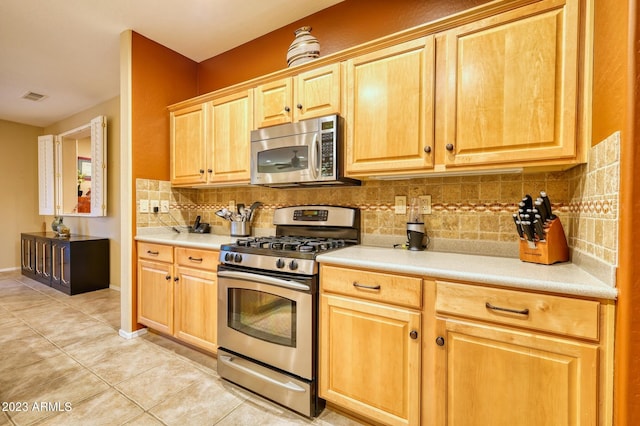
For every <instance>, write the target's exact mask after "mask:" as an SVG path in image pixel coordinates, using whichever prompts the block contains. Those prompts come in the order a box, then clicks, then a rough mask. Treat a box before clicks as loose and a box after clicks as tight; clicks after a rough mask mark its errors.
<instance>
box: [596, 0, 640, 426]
mask: <svg viewBox="0 0 640 426" xmlns="http://www.w3.org/2000/svg"><path fill="white" fill-rule="evenodd" d="M635 1H636V0H610V1H607V2H601V1H595V2H594V3H595V22H594V24H595V25H594V69H593V72H594V75H593V77H594V81H593V115H592V117H593V139H592V143H593V144H597V143H598V142H600V141H601V140H603V139H604V138H606V137H607V136H609V135H610V134H612V133H613V132H616V131H620V132H621V146H620V182H621V184H620V229H619V248H618V252H619V253H620V260H619V267H618V276H617V287H618V292H619V294H618V301H617V306H616V345H615V391H614V419H615V424H616V425H628V424H634V422H637V419H638V418H640V293H639V292H638V291H637V289H638V288H640V264H638V262H637V258H638V256H640V241H638V239H637V232H634V230H637V229H638V228H637V227H638V226H640V219H639V218H638V217H637V215H636V214H634V212H636V211H638V209H640V178H638V177H637V171H636V170H634V169H635V166H636V165H638V164H640V148H639V147H640V145H639V144H640V141H639V136H640V128H638V127H639V126H640V125H639V124H638V123H637V119H636V118H635V114H634V110H635V111H638V102H639V100H640V97H639V96H638V94H637V93H634V90H633V82H634V80H636V81H637V74H636V72H635V71H634V68H633V67H632V64H634V62H637V61H638V58H639V56H638V53H637V52H638V50H637V49H635V50H634V51H633V52H636V53H635V54H634V53H631V52H632V51H631V50H630V46H631V45H632V43H633V42H634V41H635V42H636V43H637V34H638V32H637V28H635V27H634V26H633V25H634V24H633V22H632V20H631V19H630V17H632V16H635V13H636V11H635V10H634V8H635ZM630 24H631V25H630ZM635 25H637V24H635ZM634 32H635V35H634ZM634 55H635V57H634ZM634 126H635V127H636V128H634Z"/></svg>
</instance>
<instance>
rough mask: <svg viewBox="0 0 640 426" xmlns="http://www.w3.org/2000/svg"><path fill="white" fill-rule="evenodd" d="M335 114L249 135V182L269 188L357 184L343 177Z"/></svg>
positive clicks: (338, 120)
mask: <svg viewBox="0 0 640 426" xmlns="http://www.w3.org/2000/svg"><path fill="white" fill-rule="evenodd" d="M342 121H343V119H342V117H340V116H339V115H336V114H334V115H328V116H325V117H319V118H313V119H309V120H302V121H299V122H297V123H288V124H280V125H277V126H272V127H267V128H264V129H259V130H253V131H252V132H251V183H252V184H253V185H263V186H272V187H299V186H323V185H359V184H360V181H358V180H355V179H349V178H345V177H344V175H343V168H342V167H343V163H342V149H343V148H342V145H343V144H342V139H343V123H342Z"/></svg>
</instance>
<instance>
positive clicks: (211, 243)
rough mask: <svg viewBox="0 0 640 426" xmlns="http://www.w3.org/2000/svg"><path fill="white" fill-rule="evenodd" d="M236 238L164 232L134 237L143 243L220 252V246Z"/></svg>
mask: <svg viewBox="0 0 640 426" xmlns="http://www.w3.org/2000/svg"><path fill="white" fill-rule="evenodd" d="M237 239H238V237H231V236H229V235H217V234H196V233H188V232H181V233H179V234H178V233H176V232H171V233H169V232H166V233H157V234H140V235H136V241H143V242H145V243H156V244H169V245H174V246H181V247H190V248H199V249H206V250H220V246H221V245H222V244H228V243H230V242H234V241H236V240H237Z"/></svg>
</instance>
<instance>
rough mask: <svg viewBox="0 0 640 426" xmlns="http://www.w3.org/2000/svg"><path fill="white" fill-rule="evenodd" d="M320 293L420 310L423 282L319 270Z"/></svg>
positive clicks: (327, 268) (378, 274) (361, 272)
mask: <svg viewBox="0 0 640 426" xmlns="http://www.w3.org/2000/svg"><path fill="white" fill-rule="evenodd" d="M320 280H321V283H320V287H321V289H322V291H326V292H332V293H340V294H344V295H348V296H355V297H358V298H360V299H369V300H376V301H379V302H384V303H391V304H394V305H401V306H408V307H414V308H420V307H421V306H422V279H421V278H416V277H406V276H402V275H394V274H387V273H383V272H372V271H364V270H360V269H350V268H340V267H336V266H324V265H322V266H321V271H320Z"/></svg>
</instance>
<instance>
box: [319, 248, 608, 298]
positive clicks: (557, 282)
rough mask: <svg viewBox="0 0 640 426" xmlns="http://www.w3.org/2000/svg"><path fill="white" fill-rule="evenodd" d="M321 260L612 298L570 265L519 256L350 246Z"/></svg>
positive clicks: (605, 288)
mask: <svg viewBox="0 0 640 426" xmlns="http://www.w3.org/2000/svg"><path fill="white" fill-rule="evenodd" d="M317 260H318V261H319V262H321V263H330V264H333V265H339V266H346V267H359V268H370V269H377V270H380V271H385V272H396V273H402V274H411V275H420V276H423V277H429V278H437V279H444V280H456V281H469V282H473V283H478V284H493V285H499V286H504V287H512V288H520V289H529V290H539V291H546V292H552V293H559V294H566V295H575V296H585V297H596V298H602V299H615V298H616V297H617V294H618V292H617V290H616V288H615V287H611V286H609V285H607V284H605V283H604V282H602V281H600V280H598V279H597V278H595V277H594V276H592V275H590V274H588V273H587V272H585V271H584V270H582V269H581V268H579V267H578V266H576V265H574V264H572V263H558V264H554V265H538V264H533V263H527V262H522V261H520V259H513V258H505V257H490V256H478V255H471V254H456V253H442V252H433V251H409V250H403V249H392V248H382V247H371V246H362V245H360V246H352V247H347V248H344V249H340V250H336V251H331V252H329V253H326V254H321V255H319V256H318V257H317Z"/></svg>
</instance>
